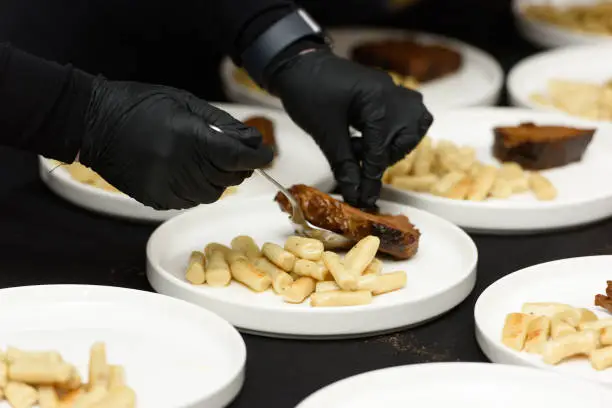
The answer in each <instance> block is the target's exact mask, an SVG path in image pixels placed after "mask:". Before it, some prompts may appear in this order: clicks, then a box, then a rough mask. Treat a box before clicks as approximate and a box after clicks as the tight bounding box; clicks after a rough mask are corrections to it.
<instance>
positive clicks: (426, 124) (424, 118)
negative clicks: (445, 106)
mask: <svg viewBox="0 0 612 408" xmlns="http://www.w3.org/2000/svg"><path fill="white" fill-rule="evenodd" d="M433 121H434V117H433V115H432V114H431V113H430V112H429V111H428V110H427V108H425V112H423V115H421V118H420V119H419V132H420V134H421V135H425V134H426V133H427V131H428V130H429V128H430V127H431V125H432V124H433Z"/></svg>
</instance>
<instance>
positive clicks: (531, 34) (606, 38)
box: [512, 0, 612, 48]
mask: <svg viewBox="0 0 612 408" xmlns="http://www.w3.org/2000/svg"><path fill="white" fill-rule="evenodd" d="M598 2H600V0H513V4H512V9H513V11H514V16H515V17H516V22H517V27H518V29H519V31H520V32H521V34H522V35H523V36H524V37H525V38H526V39H527V40H529V41H531V42H532V43H534V44H536V45H539V46H540V47H544V48H552V47H566V46H568V45H581V44H602V43H606V42H607V43H610V42H612V35H603V34H602V35H598V34H589V33H581V32H579V31H573V30H568V29H566V28H563V27H559V26H557V25H554V24H548V23H544V22H540V21H535V20H532V19H528V18H527V17H525V15H524V14H523V12H522V9H523V8H524V7H526V6H529V5H542V4H548V5H553V6H558V7H567V6H574V5H585V4H586V5H588V4H594V3H598Z"/></svg>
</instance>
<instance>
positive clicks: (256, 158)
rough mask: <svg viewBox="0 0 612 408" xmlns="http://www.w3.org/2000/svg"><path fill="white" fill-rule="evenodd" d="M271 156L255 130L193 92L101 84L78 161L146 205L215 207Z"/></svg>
mask: <svg viewBox="0 0 612 408" xmlns="http://www.w3.org/2000/svg"><path fill="white" fill-rule="evenodd" d="M209 125H214V126H216V127H218V128H219V129H221V130H222V132H223V133H219V132H218V131H216V130H213V129H211V128H210V127H209ZM272 156H273V155H272V150H271V149H270V148H268V147H265V146H264V145H263V144H262V137H261V134H260V133H259V132H258V131H257V130H256V129H254V128H250V127H247V126H246V125H244V124H243V123H241V122H239V121H237V120H236V119H234V118H232V117H231V116H230V115H229V114H227V113H225V112H223V111H221V110H219V109H217V108H215V107H213V106H211V105H210V104H208V103H206V102H205V101H202V100H200V99H198V98H196V97H195V96H193V95H192V94H190V93H188V92H185V91H181V90H177V89H173V88H167V87H163V86H155V85H147V84H140V83H135V82H113V81H106V80H104V79H103V78H97V79H96V80H95V81H94V88H93V92H92V96H91V100H90V103H89V108H88V111H87V117H86V133H85V136H84V137H83V141H82V147H81V150H80V153H79V161H80V162H81V163H83V164H84V165H86V166H89V167H91V168H93V169H94V170H95V171H97V172H98V173H100V175H101V176H102V177H103V178H105V179H106V180H107V181H108V182H109V183H110V184H112V185H113V186H115V187H116V188H118V189H119V190H121V191H122V192H124V193H126V194H128V195H129V196H131V197H133V198H135V199H136V200H138V201H140V202H141V203H143V204H145V205H148V206H151V207H153V208H156V209H159V210H166V209H183V208H189V207H193V206H195V205H197V204H201V203H211V202H214V201H216V200H217V199H218V198H219V197H220V196H221V194H222V193H223V191H224V189H225V188H226V187H228V186H233V185H238V184H240V183H241V182H242V181H243V180H244V179H245V178H247V177H249V176H250V175H251V173H252V170H253V169H256V168H259V167H263V166H265V165H267V164H268V163H270V162H271V161H272Z"/></svg>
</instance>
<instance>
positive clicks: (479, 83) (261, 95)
mask: <svg viewBox="0 0 612 408" xmlns="http://www.w3.org/2000/svg"><path fill="white" fill-rule="evenodd" d="M329 34H330V36H331V38H332V39H333V41H334V51H335V52H336V53H337V54H338V55H341V56H343V57H348V56H349V53H350V50H351V49H352V48H353V47H354V46H356V45H358V44H361V43H363V42H367V41H372V40H385V39H406V38H410V39H415V40H416V41H418V42H423V43H426V44H427V43H434V44H441V45H445V46H447V47H449V48H452V49H454V50H457V51H460V52H461V55H462V56H463V65H462V67H461V68H460V69H459V71H458V72H456V73H454V74H451V75H448V76H446V77H443V78H440V79H436V80H433V81H431V82H428V83H425V84H421V87H420V89H419V91H420V92H422V93H423V97H424V100H425V104H426V105H427V107H428V108H430V109H432V110H437V109H441V108H449V107H462V106H488V105H495V104H496V103H497V100H498V98H499V95H500V91H501V88H502V85H503V80H504V75H503V72H502V69H501V67H500V65H499V64H498V63H497V62H496V61H495V59H494V58H493V57H491V56H490V55H489V54H487V53H486V52H484V51H481V50H479V49H478V48H475V47H472V46H471V45H468V44H466V43H463V42H461V41H458V40H454V39H450V38H446V37H442V36H438V35H433V34H425V33H415V32H410V31H405V30H397V29H376V28H346V29H334V30H330V31H329ZM238 75H239V74H238ZM238 78H240V76H238ZM221 79H222V81H223V85H224V88H225V91H226V93H227V96H228V98H230V99H231V100H233V101H236V102H241V103H251V104H258V105H263V106H269V107H274V108H279V109H282V104H281V102H280V100H279V99H278V98H276V97H273V96H271V95H269V94H267V93H265V92H262V91H261V90H259V89H256V88H253V87H251V86H249V85H247V84H245V82H242V81H241V79H237V69H236V66H235V65H234V64H233V63H232V61H231V60H230V59H229V58H226V59H225V60H224V61H223V62H222V64H221Z"/></svg>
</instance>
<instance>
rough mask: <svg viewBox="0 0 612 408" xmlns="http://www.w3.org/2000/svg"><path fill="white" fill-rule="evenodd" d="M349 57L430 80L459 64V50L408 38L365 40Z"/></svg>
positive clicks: (362, 62)
mask: <svg viewBox="0 0 612 408" xmlns="http://www.w3.org/2000/svg"><path fill="white" fill-rule="evenodd" d="M351 58H352V59H353V60H354V61H356V62H359V63H360V64H363V65H368V66H371V67H376V68H381V69H384V70H385V71H393V72H396V73H398V74H400V75H404V76H411V77H414V78H415V79H416V80H417V81H419V82H427V81H432V80H434V79H438V78H441V77H443V76H446V75H449V74H452V73H455V72H456V71H458V70H459V68H461V64H462V57H461V54H460V53H459V52H457V51H455V50H453V49H450V48H448V47H445V46H443V45H436V44H431V45H429V44H419V43H417V42H414V41H412V40H384V41H376V42H369V43H365V44H361V45H358V46H357V47H355V48H353V50H352V56H351Z"/></svg>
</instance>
